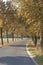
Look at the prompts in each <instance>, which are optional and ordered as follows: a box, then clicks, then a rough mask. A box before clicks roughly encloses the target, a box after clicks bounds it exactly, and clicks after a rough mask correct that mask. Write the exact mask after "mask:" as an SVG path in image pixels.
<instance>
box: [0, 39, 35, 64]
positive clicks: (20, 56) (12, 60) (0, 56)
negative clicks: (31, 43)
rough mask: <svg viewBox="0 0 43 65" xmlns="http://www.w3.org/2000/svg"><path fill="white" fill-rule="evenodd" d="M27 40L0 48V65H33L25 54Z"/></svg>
mask: <svg viewBox="0 0 43 65" xmlns="http://www.w3.org/2000/svg"><path fill="white" fill-rule="evenodd" d="M27 40H28V39H23V40H22V41H19V42H16V43H12V44H10V45H8V46H5V47H3V48H0V65H35V63H34V62H33V61H32V59H31V58H30V57H29V56H28V55H27V52H26V42H27Z"/></svg>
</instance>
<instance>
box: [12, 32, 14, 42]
mask: <svg viewBox="0 0 43 65" xmlns="http://www.w3.org/2000/svg"><path fill="white" fill-rule="evenodd" d="M12 41H13V42H14V33H12Z"/></svg>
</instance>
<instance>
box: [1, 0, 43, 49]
mask: <svg viewBox="0 0 43 65" xmlns="http://www.w3.org/2000/svg"><path fill="white" fill-rule="evenodd" d="M0 24H1V25H0V34H1V39H2V42H3V37H2V34H4V32H6V34H7V41H8V34H12V36H13V38H14V34H17V35H21V36H28V35H29V36H32V37H40V38H41V47H42V48H43V0H30V1H29V0H22V1H19V0H16V1H15V0H12V1H9V2H6V3H4V2H3V1H0ZM2 29H3V30H2ZM3 31H4V32H3ZM2 32H3V33H2ZM2 44H3V43H2Z"/></svg>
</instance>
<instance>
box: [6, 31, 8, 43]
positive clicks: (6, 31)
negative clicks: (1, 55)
mask: <svg viewBox="0 0 43 65" xmlns="http://www.w3.org/2000/svg"><path fill="white" fill-rule="evenodd" d="M6 37H7V43H9V40H8V30H6Z"/></svg>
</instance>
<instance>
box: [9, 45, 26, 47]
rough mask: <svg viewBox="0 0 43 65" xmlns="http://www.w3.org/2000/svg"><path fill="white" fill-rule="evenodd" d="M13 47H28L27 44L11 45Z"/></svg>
mask: <svg viewBox="0 0 43 65" xmlns="http://www.w3.org/2000/svg"><path fill="white" fill-rule="evenodd" d="M9 46H11V47H26V45H9Z"/></svg>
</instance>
